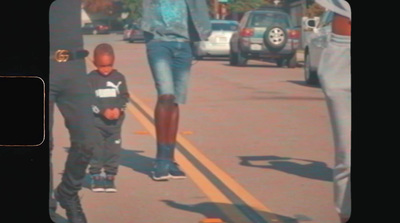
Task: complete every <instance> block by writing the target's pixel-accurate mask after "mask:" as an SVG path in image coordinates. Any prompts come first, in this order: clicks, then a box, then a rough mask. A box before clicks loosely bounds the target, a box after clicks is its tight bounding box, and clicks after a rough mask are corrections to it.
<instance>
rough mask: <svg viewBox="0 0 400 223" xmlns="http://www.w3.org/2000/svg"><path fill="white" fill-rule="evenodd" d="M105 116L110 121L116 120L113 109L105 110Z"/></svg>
mask: <svg viewBox="0 0 400 223" xmlns="http://www.w3.org/2000/svg"><path fill="white" fill-rule="evenodd" d="M103 116H104V117H105V118H106V119H108V120H114V119H115V114H114V110H113V109H111V108H107V109H106V110H104V112H103Z"/></svg>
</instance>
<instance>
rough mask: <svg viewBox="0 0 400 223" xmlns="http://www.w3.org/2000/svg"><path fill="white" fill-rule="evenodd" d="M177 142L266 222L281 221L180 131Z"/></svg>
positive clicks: (276, 222)
mask: <svg viewBox="0 0 400 223" xmlns="http://www.w3.org/2000/svg"><path fill="white" fill-rule="evenodd" d="M130 97H131V100H132V101H133V102H135V103H136V104H137V105H138V106H139V107H140V108H141V109H142V110H143V112H145V113H147V114H145V115H146V116H147V117H150V118H151V119H153V120H154V118H153V115H152V114H153V111H152V110H151V109H150V108H149V107H148V106H146V105H145V104H144V103H143V102H142V101H141V100H140V99H139V98H138V97H137V96H136V95H134V94H132V93H131V92H130ZM130 105H131V104H130ZM132 107H134V106H133V105H132ZM138 112H139V111H138ZM147 120H148V119H147ZM149 122H150V121H149ZM151 125H152V128H153V129H154V125H153V124H151ZM153 131H154V130H153ZM152 134H153V133H152ZM153 136H155V134H153ZM177 142H178V143H179V144H180V145H182V147H183V149H184V150H186V151H187V152H188V153H190V154H191V155H192V156H193V157H195V159H197V160H198V161H199V162H200V163H201V164H202V165H203V166H204V167H205V168H206V169H208V170H209V171H210V172H211V173H212V174H213V175H215V177H216V178H218V179H219V181H221V182H222V183H223V184H224V185H225V186H226V187H227V188H229V189H230V190H231V191H232V192H233V193H234V194H235V195H237V196H238V197H239V198H240V199H241V200H242V201H243V202H244V203H245V204H247V205H248V206H249V207H251V208H252V209H253V210H254V211H255V212H257V214H258V215H260V216H261V217H262V218H263V219H262V220H264V221H266V222H275V223H280V222H281V221H280V220H279V218H278V217H277V216H276V215H275V214H273V212H272V211H271V210H270V209H269V208H267V207H266V206H264V205H263V204H262V203H261V202H260V201H258V200H257V199H256V198H255V197H254V196H253V195H251V194H250V193H249V192H248V191H247V190H246V189H244V188H243V187H242V186H241V185H240V184H239V183H238V182H236V181H235V180H234V179H233V178H232V177H231V176H229V175H228V174H227V173H226V172H224V171H223V170H222V169H221V168H219V167H218V166H217V165H215V164H214V163H213V162H212V161H211V160H210V159H208V158H207V157H206V156H205V155H204V154H203V153H202V152H200V151H199V150H198V149H197V148H196V147H195V146H194V145H193V144H192V143H190V142H189V141H188V140H187V139H185V138H184V137H183V136H182V135H181V134H179V133H178V135H177ZM177 151H179V150H177ZM179 154H180V155H179V156H181V155H182V154H181V153H179ZM182 158H185V157H184V156H183V155H182ZM185 159H186V158H185ZM186 160H187V159H186ZM189 163H190V162H189ZM188 165H189V164H188ZM190 165H191V166H193V165H192V164H190ZM195 169H196V168H195ZM196 170H197V169H196ZM188 173H189V172H188ZM207 181H209V180H207ZM199 186H201V185H199ZM246 217H248V216H246ZM267 219H268V221H267ZM239 222H240V221H239Z"/></svg>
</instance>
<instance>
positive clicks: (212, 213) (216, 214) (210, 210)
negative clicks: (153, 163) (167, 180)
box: [161, 200, 311, 223]
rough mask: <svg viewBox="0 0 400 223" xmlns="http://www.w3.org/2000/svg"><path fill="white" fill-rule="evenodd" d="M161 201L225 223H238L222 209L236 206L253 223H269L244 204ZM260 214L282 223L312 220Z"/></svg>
mask: <svg viewBox="0 0 400 223" xmlns="http://www.w3.org/2000/svg"><path fill="white" fill-rule="evenodd" d="M161 201H162V202H164V203H165V204H167V205H168V206H170V207H173V208H176V209H180V210H184V211H190V212H195V213H199V214H202V215H203V216H204V218H219V219H221V220H222V221H223V222H226V223H236V222H237V220H236V219H231V218H230V217H229V216H227V215H225V214H224V213H223V212H222V211H221V210H220V209H229V208H232V207H233V206H235V207H236V208H238V209H239V210H241V211H242V212H243V213H245V215H246V217H248V218H249V219H251V220H252V221H253V222H258V223H267V222H266V221H265V220H266V219H263V218H261V217H260V216H255V215H254V213H252V212H251V211H249V207H248V206H247V205H243V204H223V203H213V202H203V203H199V204H182V203H178V202H175V201H171V200H161ZM253 212H254V211H253ZM260 214H261V215H263V216H264V217H265V216H267V217H268V216H271V217H275V218H277V219H279V220H280V222H282V223H298V222H299V221H298V220H302V221H309V220H311V219H310V218H308V217H305V216H300V215H299V216H300V217H299V219H296V218H291V217H287V216H282V215H277V214H273V213H266V212H261V213H260ZM257 215H258V214H257ZM300 218H301V219H300ZM237 223H240V222H237Z"/></svg>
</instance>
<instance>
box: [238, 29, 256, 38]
mask: <svg viewBox="0 0 400 223" xmlns="http://www.w3.org/2000/svg"><path fill="white" fill-rule="evenodd" d="M253 35H254V29H252V28H244V29H242V30H240V36H242V37H250V36H253Z"/></svg>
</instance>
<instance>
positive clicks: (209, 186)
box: [127, 103, 251, 223]
mask: <svg viewBox="0 0 400 223" xmlns="http://www.w3.org/2000/svg"><path fill="white" fill-rule="evenodd" d="M127 109H128V110H129V111H130V112H131V113H132V114H133V116H134V117H135V118H136V119H137V120H138V121H139V122H140V123H141V124H142V125H143V126H144V127H145V128H146V129H147V130H148V131H149V132H150V134H151V135H152V136H153V137H154V138H155V137H156V133H155V128H154V125H153V123H151V122H150V121H149V120H148V119H147V118H146V117H145V116H144V115H143V114H142V113H141V112H140V111H139V110H138V109H137V108H135V107H134V106H133V105H132V104H130V103H128V104H127ZM175 155H176V159H177V160H178V162H179V163H180V165H181V166H182V167H183V168H184V169H185V170H186V171H187V174H188V175H189V177H190V178H191V179H192V181H193V182H195V184H196V185H197V186H198V187H199V188H200V189H201V190H202V191H203V193H204V194H206V195H207V196H208V197H209V198H210V200H211V201H212V202H214V203H215V205H216V206H217V207H218V208H220V210H221V211H222V212H223V213H224V214H225V215H226V216H227V217H228V218H230V219H234V220H235V222H236V221H237V222H240V223H251V221H250V220H249V219H248V218H247V217H246V216H245V215H243V214H242V213H241V212H240V210H239V209H237V208H236V206H234V205H232V201H230V200H229V199H228V198H227V197H226V196H225V195H224V194H223V193H221V191H220V190H218V188H217V187H215V185H214V184H213V183H211V182H210V181H209V180H208V178H207V177H205V176H204V175H203V174H202V173H201V172H200V171H199V170H198V169H197V168H196V167H195V166H194V165H193V164H192V163H191V162H190V161H189V160H188V159H187V158H186V157H185V156H183V155H182V154H181V153H180V152H179V151H175Z"/></svg>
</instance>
